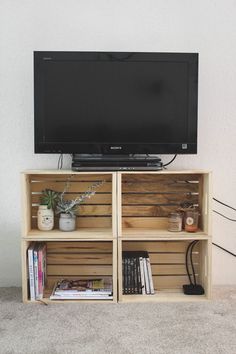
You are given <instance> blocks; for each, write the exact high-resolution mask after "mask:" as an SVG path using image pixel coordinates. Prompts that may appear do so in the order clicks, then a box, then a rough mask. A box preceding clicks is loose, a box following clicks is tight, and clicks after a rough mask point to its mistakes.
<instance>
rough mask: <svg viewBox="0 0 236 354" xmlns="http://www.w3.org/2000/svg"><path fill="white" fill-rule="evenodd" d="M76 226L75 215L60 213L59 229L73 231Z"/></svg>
mask: <svg viewBox="0 0 236 354" xmlns="http://www.w3.org/2000/svg"><path fill="white" fill-rule="evenodd" d="M75 226H76V216H75V215H71V214H66V213H61V214H60V219H59V229H60V230H61V231H74V230H75Z"/></svg>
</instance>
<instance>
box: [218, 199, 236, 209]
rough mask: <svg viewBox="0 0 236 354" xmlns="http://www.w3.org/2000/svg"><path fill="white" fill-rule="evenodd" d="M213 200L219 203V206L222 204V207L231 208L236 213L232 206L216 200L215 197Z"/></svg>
mask: <svg viewBox="0 0 236 354" xmlns="http://www.w3.org/2000/svg"><path fill="white" fill-rule="evenodd" d="M213 200H215V201H216V202H217V203H219V204H222V205H224V206H226V207H227V208H230V209H232V210H234V211H236V209H235V208H233V207H232V206H230V205H228V204H226V203H223V202H222V201H221V200H219V199H216V198H214V197H213Z"/></svg>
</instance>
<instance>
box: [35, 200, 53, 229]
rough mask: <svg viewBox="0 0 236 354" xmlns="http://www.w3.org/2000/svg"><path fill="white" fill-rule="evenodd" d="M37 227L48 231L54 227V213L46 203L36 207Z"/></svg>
mask: <svg viewBox="0 0 236 354" xmlns="http://www.w3.org/2000/svg"><path fill="white" fill-rule="evenodd" d="M37 216H38V229H39V230H41V231H50V230H52V229H53V227H54V213H53V210H52V209H48V207H47V205H40V206H39V208H38V214H37Z"/></svg>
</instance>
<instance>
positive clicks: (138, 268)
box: [136, 256, 142, 294]
mask: <svg viewBox="0 0 236 354" xmlns="http://www.w3.org/2000/svg"><path fill="white" fill-rule="evenodd" d="M136 268H137V294H142V283H141V273H140V261H139V257H138V256H137V257H136Z"/></svg>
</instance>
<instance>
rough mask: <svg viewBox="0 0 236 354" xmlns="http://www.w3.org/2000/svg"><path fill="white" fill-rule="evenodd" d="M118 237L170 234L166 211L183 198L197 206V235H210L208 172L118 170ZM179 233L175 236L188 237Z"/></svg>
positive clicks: (171, 209)
mask: <svg viewBox="0 0 236 354" xmlns="http://www.w3.org/2000/svg"><path fill="white" fill-rule="evenodd" d="M117 184H118V236H119V237H130V238H132V237H138V236H140V237H141V238H144V237H157V236H160V237H167V238H168V237H172V236H174V235H173V233H171V232H169V231H168V230H167V229H168V215H169V213H171V212H174V211H176V210H177V209H178V208H179V207H180V204H181V203H182V202H189V203H192V204H194V205H195V206H196V207H198V209H199V210H200V220H199V231H198V232H197V233H196V234H197V235H202V236H208V235H211V199H212V196H211V173H210V172H204V171H181V172H180V171H178V172H177V171H161V172H120V173H118V178H117ZM188 236H189V233H186V232H181V233H178V235H177V237H178V238H181V237H183V238H184V237H188Z"/></svg>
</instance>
